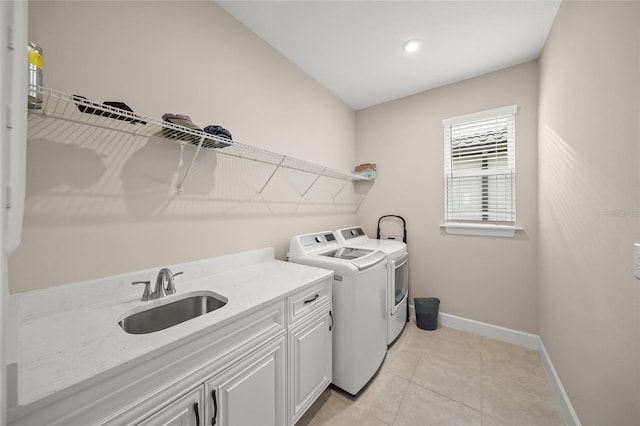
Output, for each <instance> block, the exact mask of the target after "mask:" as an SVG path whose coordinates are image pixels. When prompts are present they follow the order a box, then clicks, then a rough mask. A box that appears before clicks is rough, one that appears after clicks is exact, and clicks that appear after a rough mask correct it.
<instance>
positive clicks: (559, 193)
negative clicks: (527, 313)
mask: <svg viewBox="0 0 640 426" xmlns="http://www.w3.org/2000/svg"><path fill="white" fill-rule="evenodd" d="M639 5H640V4H639V3H638V2H624V3H616V2H563V4H562V5H561V7H560V10H559V12H558V15H557V17H556V21H555V23H554V26H553V29H552V31H551V34H550V36H549V38H548V40H547V43H546V46H545V48H544V51H543V54H542V57H541V59H540V127H539V136H540V137H539V175H540V177H539V179H540V197H539V198H540V201H539V203H540V206H539V207H540V213H539V221H540V243H539V246H540V247H539V258H540V290H539V299H540V302H539V306H540V314H539V317H540V332H541V336H542V340H543V342H544V344H545V346H546V348H547V350H548V352H549V354H550V356H551V358H552V360H553V363H554V365H555V367H556V369H557V371H558V373H559V375H560V378H561V380H562V383H563V384H564V386H565V388H566V390H567V392H568V395H569V397H570V399H571V401H572V403H573V405H574V407H575V409H576V411H577V414H578V416H579V418H580V420H581V421H582V424H584V425H594V426H596V425H637V424H640V413H639V411H638V410H639V407H640V404H639V401H640V397H639V387H640V380H639V378H640V376H639V363H640V352H639V345H640V332H639V319H640V310H639V308H638V306H639V300H640V297H639V296H640V294H639V288H640V281H638V280H636V279H635V278H634V277H633V272H632V262H631V259H632V247H633V246H632V244H633V242H634V239H635V240H636V241H637V239H638V237H639V235H640V234H639V229H638V223H639V221H640V220H639V216H640V213H639V212H640V204H639V193H638V188H639V187H640V186H639V183H640V182H639V179H638V169H639V166H640V163H639V149H638V148H639V146H640V132H639V128H638V122H639V117H640V108H639V102H640V86H639V84H640V68H639V61H640V56H639V52H640V43H639V37H640V35H639V28H640V15H639V14H640V8H639Z"/></svg>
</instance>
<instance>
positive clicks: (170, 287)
mask: <svg viewBox="0 0 640 426" xmlns="http://www.w3.org/2000/svg"><path fill="white" fill-rule="evenodd" d="M180 274H182V272H176V273H175V274H174V273H172V272H171V270H170V269H169V268H162V269H160V271H159V272H158V277H157V278H156V288H155V289H154V290H153V292H152V291H150V288H149V287H150V284H151V282H150V281H134V282H132V283H131V284H132V285H136V284H144V292H143V293H142V298H141V299H140V300H142V301H143V302H144V301H147V300H153V299H160V298H161V297H164V296H165V295H167V294H173V293H175V292H176V286H175V284H174V283H173V277H175V276H176V275H180ZM165 281H166V282H167V287H166V288H165V286H164V282H165Z"/></svg>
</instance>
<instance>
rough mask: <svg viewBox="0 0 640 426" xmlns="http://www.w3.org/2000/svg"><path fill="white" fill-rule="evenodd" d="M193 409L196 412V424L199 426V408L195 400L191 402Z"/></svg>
mask: <svg viewBox="0 0 640 426" xmlns="http://www.w3.org/2000/svg"><path fill="white" fill-rule="evenodd" d="M193 411H195V412H196V424H197V425H198V426H200V409H199V408H198V403H197V402H196V403H194V404H193Z"/></svg>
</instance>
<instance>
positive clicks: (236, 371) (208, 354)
mask: <svg viewBox="0 0 640 426" xmlns="http://www.w3.org/2000/svg"><path fill="white" fill-rule="evenodd" d="M272 254H273V251H272V250H270V251H266V252H264V253H263V252H261V251H258V252H257V254H255V253H253V254H252V256H254V257H259V258H260V259H261V262H260V263H259V264H255V265H246V266H243V265H240V267H238V269H237V271H238V272H237V273H236V272H235V271H225V272H223V273H221V274H219V275H213V276H206V277H203V278H197V279H194V280H193V281H190V282H183V283H181V284H182V285H181V286H180V288H179V291H180V292H183V293H187V292H189V291H212V292H215V293H217V294H223V295H224V296H225V297H228V299H229V303H228V304H227V305H225V306H224V307H223V308H220V309H218V310H216V311H214V312H212V313H209V314H206V315H203V316H202V317H199V318H198V319H194V320H190V321H186V322H184V323H182V324H178V325H176V326H174V327H171V328H169V329H166V330H162V331H159V332H156V333H150V334H147V335H127V334H125V333H124V331H123V330H121V329H120V328H119V326H118V325H117V324H116V322H115V321H116V320H115V318H116V317H117V315H120V314H117V315H116V313H118V312H122V310H123V309H125V308H126V309H129V308H131V307H132V306H133V307H135V306H142V304H143V302H140V301H139V298H137V294H136V295H135V296H134V298H133V299H131V298H129V297H127V301H126V303H125V305H122V306H120V305H112V304H109V303H103V304H100V305H93V306H91V309H88V310H87V312H88V314H87V315H88V316H86V317H81V315H82V313H83V312H84V310H83V309H81V308H78V309H79V310H74V311H72V312H70V311H69V308H68V307H67V308H66V309H65V310H64V312H62V313H61V314H58V313H54V316H51V317H50V316H46V317H42V319H36V320H33V319H31V320H28V319H29V318H33V317H32V316H28V315H31V314H30V312H32V307H38V308H39V311H43V310H44V309H43V307H42V306H41V304H42V303H44V302H43V300H45V299H47V298H49V299H50V298H51V297H52V296H51V294H50V293H46V294H45V296H47V297H46V298H39V297H38V296H37V295H35V294H29V295H25V296H24V300H23V304H22V305H21V306H22V308H23V310H22V311H23V312H22V315H24V318H25V319H24V320H22V321H24V326H22V328H21V330H25V334H29V335H34V338H37V337H38V336H40V335H41V334H43V335H51V333H55V332H56V330H65V329H68V327H69V326H68V325H66V323H60V322H64V321H67V318H69V319H68V321H74V324H79V326H82V327H86V328H90V329H91V330H93V332H94V333H93V334H92V335H91V336H90V338H91V340H90V342H89V343H86V344H85V346H84V347H83V348H84V350H86V351H87V352H88V351H89V350H90V351H93V353H94V354H95V355H93V358H92V359H87V358H86V356H79V355H77V354H76V353H75V352H76V347H77V346H75V341H74V340H72V339H73V338H75V339H76V340H81V339H83V337H82V336H80V335H77V334H73V335H71V336H70V339H71V340H70V339H67V341H68V342H70V343H74V346H65V341H62V340H60V341H59V340H55V342H57V345H58V347H59V348H60V350H57V351H55V352H53V351H48V352H46V353H44V354H46V356H48V358H45V359H43V362H44V360H46V361H48V364H47V367H46V368H45V369H40V370H38V371H39V372H40V371H42V373H43V374H48V375H49V376H52V377H56V378H58V380H61V379H67V380H69V383H70V384H69V385H68V386H67V387H65V388H63V389H61V390H57V391H53V392H50V393H48V394H46V395H45V396H43V397H39V398H38V399H33V402H31V403H25V404H23V405H20V404H18V405H10V407H9V426H33V425H40V424H47V425H147V426H148V425H154V426H155V425H174V426H177V425H180V426H190V425H197V426H205V425H206V426H209V425H212V426H216V425H224V426H234V425H274V426H275V425H277V426H280V425H293V424H294V423H295V421H297V420H298V419H299V418H300V416H302V414H304V412H305V411H306V410H307V409H308V407H309V406H310V405H311V404H312V403H313V402H314V401H315V399H316V398H317V397H318V396H319V395H320V394H321V393H322V391H324V389H325V388H326V387H327V386H328V385H329V384H330V382H331V342H332V338H331V336H332V331H331V330H332V326H333V316H332V314H331V309H332V302H331V277H332V272H331V271H327V270H323V269H318V268H310V267H306V266H302V265H297V264H290V263H288V262H281V261H276V260H268V259H267V260H264V258H265V257H266V258H268V257H270V256H272ZM233 260H234V258H224V259H222V260H220V261H217V263H215V265H214V266H219V265H220V264H222V265H229V264H231V263H232V262H231V261H233ZM174 266H176V269H177V267H178V266H179V267H180V270H182V269H183V265H174ZM196 266H198V265H196ZM198 267H199V266H198ZM189 268H190V265H188V264H185V265H184V269H187V270H188V269H189ZM305 268H306V269H305ZM193 270H194V271H195V270H197V268H195V267H194V268H193ZM214 278H215V279H214ZM129 279H130V278H129V277H126V278H125V279H123V280H122V281H123V283H124V284H122V285H123V288H129V287H130V286H131V284H130V281H129ZM210 283H213V284H210ZM92 285H95V284H92ZM110 286H111V287H110ZM110 286H109V285H108V286H105V291H108V290H109V289H110V288H112V287H113V285H112V284H110ZM63 290H64V289H62V290H60V291H63ZM67 290H68V291H72V292H73V294H76V293H77V292H78V291H79V287H78V286H74V287H70V288H69V289H67ZM65 291H66V290H65ZM95 291H96V290H95V289H92V290H91V292H93V294H95ZM68 295H69V293H63V294H62V296H65V297H67V298H66V299H65V300H68ZM136 298H137V299H136ZM120 303H121V302H120ZM47 309H48V308H47ZM51 309H54V308H51ZM85 310H86V309H85ZM47 315H49V314H47ZM49 318H56V320H57V321H58V323H56V324H53V320H50V319H49ZM96 318H98V319H100V321H98V320H96ZM102 318H112V320H111V321H113V324H112V325H110V326H108V327H105V331H102V329H101V328H100V327H101V326H100V324H102ZM91 321H94V322H93V323H92V322H91ZM47 327H51V328H50V329H48V328H47ZM116 327H117V328H116ZM27 331H29V333H27ZM103 333H104V334H103ZM101 336H104V337H101ZM52 341H53V340H52ZM83 342H84V341H83ZM37 343H38V342H37V340H34V343H33V345H34V347H36V348H38V347H42V345H40V346H37ZM90 344H91V345H96V346H95V349H92V348H90V347H88V346H87V345H90ZM110 346H115V347H116V348H118V349H117V350H116V351H113V350H112V352H109V356H105V354H103V353H101V351H103V350H110ZM22 347H23V348H25V350H27V349H29V348H31V343H29V342H24V343H22ZM142 348H147V349H145V350H141V349H142ZM65 351H66V352H65ZM112 353H113V354H115V355H112ZM134 353H135V355H134ZM23 355H24V356H26V355H28V354H27V353H26V352H24V353H23ZM73 356H79V358H78V361H76V362H73V363H70V362H69V358H70V357H73ZM114 356H116V357H118V358H117V359H114V358H113V357H114ZM81 362H85V363H86V364H84V365H83V366H82V367H79V366H78V364H80V363H81ZM107 362H112V365H111V366H109V367H108V368H105V367H104V364H105V363H107ZM96 363H98V365H97V367H101V368H102V371H101V372H99V373H97V374H95V373H94V374H91V375H89V376H87V375H86V373H85V371H86V369H88V368H91V367H92V366H95V365H96ZM58 365H59V367H58ZM54 367H55V369H54ZM21 368H22V369H23V370H19V372H21V371H24V376H27V375H28V374H31V376H30V377H34V379H33V380H36V379H37V380H40V381H41V382H42V384H46V383H49V381H48V380H47V378H45V377H42V376H41V375H40V376H35V375H33V373H32V371H33V370H29V369H27V365H26V364H25V367H21ZM83 374H84V375H85V376H84V377H85V378H83V379H82V380H81V381H76V382H75V383H73V382H72V381H71V378H72V377H71V376H74V377H81V376H82V375H83ZM23 380H26V379H23ZM19 383H23V385H24V386H27V388H26V389H24V388H23V389H22V395H26V396H24V397H23V398H25V400H26V398H27V397H28V396H29V395H31V394H32V393H31V390H32V389H33V390H38V389H40V387H41V385H40V383H39V382H33V381H23V382H19ZM14 391H15V390H14ZM20 395H21V394H19V395H18V396H20ZM18 401H20V398H18Z"/></svg>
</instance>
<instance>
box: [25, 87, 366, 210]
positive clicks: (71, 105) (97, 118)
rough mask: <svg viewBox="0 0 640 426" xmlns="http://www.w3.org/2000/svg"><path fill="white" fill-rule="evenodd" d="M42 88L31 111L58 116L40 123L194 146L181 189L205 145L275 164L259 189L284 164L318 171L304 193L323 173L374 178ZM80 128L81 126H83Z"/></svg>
mask: <svg viewBox="0 0 640 426" xmlns="http://www.w3.org/2000/svg"><path fill="white" fill-rule="evenodd" d="M41 91H42V98H43V101H42V104H41V107H40V108H39V109H30V110H29V114H40V115H42V116H44V117H47V118H48V117H50V118H55V119H56V120H43V121H42V122H40V123H38V125H49V126H56V127H58V126H60V125H61V122H68V123H69V124H81V125H88V126H91V127H94V128H102V129H107V130H112V131H117V132H123V133H127V134H131V135H134V136H142V137H149V138H162V139H166V140H170V141H172V142H175V143H178V144H181V145H191V146H195V147H196V154H195V155H194V157H193V160H192V161H191V164H190V165H189V168H188V169H187V171H186V172H185V174H184V176H182V178H181V179H180V180H179V184H178V190H179V192H180V193H181V192H182V187H183V186H184V183H185V182H186V180H187V178H188V176H189V173H190V172H191V169H192V167H193V165H194V163H195V161H196V158H197V157H198V154H199V153H200V151H201V150H202V149H210V150H214V151H215V152H216V153H219V154H223V155H228V156H232V157H237V158H241V159H245V160H250V161H256V162H259V163H264V164H270V165H272V166H274V169H273V172H272V173H271V174H270V176H269V177H268V178H267V180H266V182H264V184H263V185H262V188H261V189H260V191H259V193H262V192H263V191H264V189H265V188H266V187H267V185H268V184H269V182H270V181H271V179H272V178H273V177H274V175H275V174H276V173H277V171H278V170H279V169H281V168H285V169H292V170H297V171H300V172H304V173H310V174H314V175H316V178H315V179H314V180H313V182H312V183H311V185H310V186H309V187H308V188H307V189H306V191H304V193H303V194H302V196H303V197H304V195H306V193H307V192H308V191H309V190H310V189H311V188H312V187H313V185H314V184H315V183H316V182H317V181H318V180H319V179H320V178H321V177H329V178H334V179H339V180H343V181H345V185H346V184H347V183H349V182H354V181H368V182H373V179H369V178H367V177H364V176H360V175H357V174H355V173H349V172H344V171H341V170H336V169H332V168H329V167H326V166H322V165H319V164H315V163H311V162H308V161H305V160H300V159H297V158H293V157H289V156H286V155H283V154H278V153H275V152H271V151H267V150H264V149H261V148H257V147H254V146H250V145H245V144H242V143H238V142H232V141H229V140H228V139H225V138H222V137H220V136H216V135H212V134H209V133H206V132H204V131H201V130H194V129H190V128H188V127H183V126H179V125H176V124H173V123H169V122H166V121H163V120H162V119H159V118H151V117H145V116H143V115H140V114H137V113H133V112H128V111H125V110H122V109H118V108H114V107H111V106H108V105H104V104H99V103H95V102H92V101H90V100H88V99H85V98H83V97H80V96H76V95H70V94H67V93H63V92H60V91H56V90H52V89H47V88H42V89H41ZM83 111H84V112H83ZM30 125H31V123H30ZM70 127H71V126H70ZM79 131H82V130H81V129H80V130H79ZM343 188H344V186H342V187H341V188H340V190H338V192H336V193H335V194H333V197H334V198H335V197H336V196H337V195H338V194H339V193H340V192H341V191H342V189H343Z"/></svg>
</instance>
